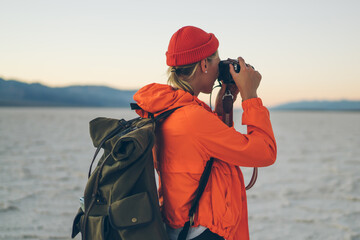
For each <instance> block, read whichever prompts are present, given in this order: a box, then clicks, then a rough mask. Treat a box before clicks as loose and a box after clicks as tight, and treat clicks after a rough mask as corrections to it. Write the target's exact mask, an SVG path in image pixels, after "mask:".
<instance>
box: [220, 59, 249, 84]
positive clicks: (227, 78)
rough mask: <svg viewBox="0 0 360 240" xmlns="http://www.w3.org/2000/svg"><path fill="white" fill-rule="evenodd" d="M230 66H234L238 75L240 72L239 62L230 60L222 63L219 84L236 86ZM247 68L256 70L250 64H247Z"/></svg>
mask: <svg viewBox="0 0 360 240" xmlns="http://www.w3.org/2000/svg"><path fill="white" fill-rule="evenodd" d="M229 64H232V65H233V66H234V70H235V72H237V73H238V72H240V64H239V62H238V60H235V59H230V58H228V59H227V60H223V61H220V63H219V77H218V81H219V82H221V81H223V83H225V84H235V82H234V79H233V78H232V76H231V74H230V66H229ZM246 66H248V67H249V66H250V67H252V68H253V69H254V67H253V66H251V65H249V64H246Z"/></svg>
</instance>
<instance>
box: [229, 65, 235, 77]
mask: <svg viewBox="0 0 360 240" xmlns="http://www.w3.org/2000/svg"><path fill="white" fill-rule="evenodd" d="M229 70H230V74H231V75H233V74H235V73H236V72H235V69H234V66H233V65H232V64H231V63H229Z"/></svg>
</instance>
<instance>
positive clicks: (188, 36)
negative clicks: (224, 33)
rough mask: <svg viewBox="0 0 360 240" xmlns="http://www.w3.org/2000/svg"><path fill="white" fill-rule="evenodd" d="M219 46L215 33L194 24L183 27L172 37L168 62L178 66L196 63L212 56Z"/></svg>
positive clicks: (167, 54)
mask: <svg viewBox="0 0 360 240" xmlns="http://www.w3.org/2000/svg"><path fill="white" fill-rule="evenodd" d="M218 47H219V41H218V39H217V38H216V37H215V35H214V34H212V33H207V32H205V31H203V30H201V29H200V28H197V27H193V26H186V27H182V28H180V29H179V30H178V31H177V32H176V33H174V35H173V36H172V37H171V39H170V43H169V47H168V51H167V52H166V64H167V65H168V66H172V67H176V66H182V65H188V64H192V63H196V62H198V61H200V60H202V59H205V58H207V57H210V56H211V55H212V54H214V53H215V52H216V50H217V49H218Z"/></svg>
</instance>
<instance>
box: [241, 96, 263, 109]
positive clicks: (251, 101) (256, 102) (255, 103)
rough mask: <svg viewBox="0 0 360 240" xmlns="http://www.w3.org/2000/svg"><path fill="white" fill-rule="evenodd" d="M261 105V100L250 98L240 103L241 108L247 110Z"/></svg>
mask: <svg viewBox="0 0 360 240" xmlns="http://www.w3.org/2000/svg"><path fill="white" fill-rule="evenodd" d="M262 106H263V103H262V101H261V98H250V99H247V100H245V101H243V102H242V108H243V109H244V111H245V110H248V109H249V108H251V107H262Z"/></svg>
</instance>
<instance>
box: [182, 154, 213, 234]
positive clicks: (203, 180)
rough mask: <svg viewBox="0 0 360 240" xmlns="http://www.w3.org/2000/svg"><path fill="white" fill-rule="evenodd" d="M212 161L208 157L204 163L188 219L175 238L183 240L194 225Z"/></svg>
mask: <svg viewBox="0 0 360 240" xmlns="http://www.w3.org/2000/svg"><path fill="white" fill-rule="evenodd" d="M213 163H214V158H210V160H209V161H207V163H206V166H205V169H204V171H203V173H202V174H201V177H200V181H199V186H198V188H197V190H196V195H195V198H194V200H193V201H192V203H191V207H190V211H189V221H187V222H186V223H185V225H184V227H183V229H182V230H181V232H180V233H179V236H178V238H177V240H185V239H186V237H187V235H188V233H189V229H190V227H191V226H193V225H194V217H195V212H196V209H197V207H198V205H199V201H200V198H201V196H202V194H203V192H204V190H205V187H206V185H207V183H208V180H209V177H210V173H211V168H212V165H213Z"/></svg>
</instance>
